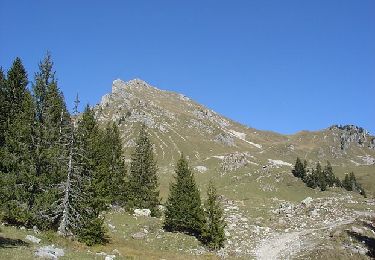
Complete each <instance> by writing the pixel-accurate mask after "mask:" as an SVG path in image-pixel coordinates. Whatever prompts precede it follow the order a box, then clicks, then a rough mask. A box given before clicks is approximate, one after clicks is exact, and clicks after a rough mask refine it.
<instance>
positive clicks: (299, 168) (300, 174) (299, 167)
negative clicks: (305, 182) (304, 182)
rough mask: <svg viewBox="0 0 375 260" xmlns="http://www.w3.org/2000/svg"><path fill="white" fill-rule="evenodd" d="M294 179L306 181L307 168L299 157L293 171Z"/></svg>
mask: <svg viewBox="0 0 375 260" xmlns="http://www.w3.org/2000/svg"><path fill="white" fill-rule="evenodd" d="M292 173H293V175H294V177H297V178H301V179H304V178H305V176H306V168H305V166H304V164H302V162H301V160H300V158H299V157H297V160H296V164H295V165H294V169H293V170H292Z"/></svg>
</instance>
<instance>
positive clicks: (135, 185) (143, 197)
mask: <svg viewBox="0 0 375 260" xmlns="http://www.w3.org/2000/svg"><path fill="white" fill-rule="evenodd" d="M158 185H159V184H158V176H157V166H156V161H155V159H154V152H153V147H152V144H151V141H150V139H149V137H148V135H147V132H146V127H145V125H142V127H141V130H140V132H139V136H138V139H137V141H136V147H135V150H134V152H133V154H132V156H131V164H130V171H129V176H128V182H127V207H128V208H129V209H134V208H147V209H150V210H151V214H152V215H154V216H155V215H158V214H160V213H159V210H158V205H159V203H160V200H159V190H158Z"/></svg>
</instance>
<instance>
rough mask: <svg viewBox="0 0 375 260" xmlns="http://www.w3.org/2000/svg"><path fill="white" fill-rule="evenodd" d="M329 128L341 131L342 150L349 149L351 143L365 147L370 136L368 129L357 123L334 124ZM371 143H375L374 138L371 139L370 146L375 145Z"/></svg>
mask: <svg viewBox="0 0 375 260" xmlns="http://www.w3.org/2000/svg"><path fill="white" fill-rule="evenodd" d="M329 129H330V130H336V131H338V132H339V137H340V148H341V150H346V149H348V148H349V146H350V145H351V144H354V145H357V146H359V147H365V143H366V142H368V141H369V138H370V136H369V132H368V131H367V130H365V129H364V128H362V127H359V126H355V125H344V126H341V125H334V126H331V127H330V128H329ZM371 143H373V140H371V141H370V145H369V147H372V146H375V145H371Z"/></svg>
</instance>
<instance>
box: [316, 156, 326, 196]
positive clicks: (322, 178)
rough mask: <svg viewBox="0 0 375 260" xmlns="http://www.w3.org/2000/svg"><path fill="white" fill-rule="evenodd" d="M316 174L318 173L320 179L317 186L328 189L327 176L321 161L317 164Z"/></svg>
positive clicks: (317, 176) (322, 189)
mask: <svg viewBox="0 0 375 260" xmlns="http://www.w3.org/2000/svg"><path fill="white" fill-rule="evenodd" d="M315 174H316V178H317V181H318V183H317V186H318V187H319V188H320V190H321V191H325V190H327V180H326V176H325V174H324V172H323V170H322V166H321V165H320V163H319V162H318V163H317V165H316V169H315Z"/></svg>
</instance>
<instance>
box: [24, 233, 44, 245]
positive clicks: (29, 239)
mask: <svg viewBox="0 0 375 260" xmlns="http://www.w3.org/2000/svg"><path fill="white" fill-rule="evenodd" d="M25 239H26V240H28V241H30V242H32V243H35V244H39V243H40V241H41V239H40V238H37V237H34V236H32V235H27V236H26V238H25Z"/></svg>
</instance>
